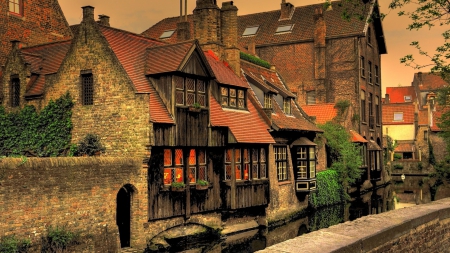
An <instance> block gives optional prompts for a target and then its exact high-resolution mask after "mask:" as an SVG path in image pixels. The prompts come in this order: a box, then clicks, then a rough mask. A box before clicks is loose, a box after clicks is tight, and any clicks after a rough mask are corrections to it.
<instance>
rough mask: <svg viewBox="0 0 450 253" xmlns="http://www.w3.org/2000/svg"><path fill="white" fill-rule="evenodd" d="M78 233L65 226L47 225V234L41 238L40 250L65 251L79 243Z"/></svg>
mask: <svg viewBox="0 0 450 253" xmlns="http://www.w3.org/2000/svg"><path fill="white" fill-rule="evenodd" d="M80 234H81V233H80V232H72V231H69V230H68V229H67V228H66V227H65V226H62V227H58V226H57V227H49V229H48V233H47V236H45V237H43V238H42V252H65V251H66V250H67V248H68V247H70V246H72V245H77V244H80V243H81V240H80Z"/></svg>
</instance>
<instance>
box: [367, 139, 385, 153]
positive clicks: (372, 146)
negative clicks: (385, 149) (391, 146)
mask: <svg viewBox="0 0 450 253" xmlns="http://www.w3.org/2000/svg"><path fill="white" fill-rule="evenodd" d="M367 149H368V150H378V151H381V150H382V149H381V148H380V146H378V144H377V143H376V142H375V141H374V140H370V141H369V142H368V144H367Z"/></svg>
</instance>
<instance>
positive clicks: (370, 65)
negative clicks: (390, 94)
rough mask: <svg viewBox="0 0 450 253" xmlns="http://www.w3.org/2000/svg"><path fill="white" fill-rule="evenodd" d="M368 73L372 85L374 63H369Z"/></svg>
mask: <svg viewBox="0 0 450 253" xmlns="http://www.w3.org/2000/svg"><path fill="white" fill-rule="evenodd" d="M368 65H369V66H368V68H369V69H368V73H369V83H370V84H371V83H372V62H371V61H369V62H368Z"/></svg>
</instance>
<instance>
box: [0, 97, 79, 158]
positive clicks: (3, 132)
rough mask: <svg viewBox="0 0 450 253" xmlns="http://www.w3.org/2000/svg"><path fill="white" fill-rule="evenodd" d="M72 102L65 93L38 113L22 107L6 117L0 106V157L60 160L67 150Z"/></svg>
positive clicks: (31, 108) (70, 127) (6, 114)
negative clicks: (55, 157) (53, 158)
mask: <svg viewBox="0 0 450 253" xmlns="http://www.w3.org/2000/svg"><path fill="white" fill-rule="evenodd" d="M72 107H73V102H72V98H71V97H70V95H69V94H68V93H67V94H66V95H64V96H62V97H61V98H59V99H57V100H56V101H50V102H49V104H48V105H47V106H46V107H45V108H44V109H43V110H42V111H41V112H39V113H38V112H37V111H36V109H35V108H34V106H29V105H27V106H25V107H24V108H23V109H22V110H20V111H19V112H13V113H7V112H6V111H5V108H3V107H1V106H0V156H17V155H33V156H40V157H49V156H61V155H63V154H64V152H65V151H66V150H67V149H68V148H69V145H70V139H71V131H72V121H71V117H72Z"/></svg>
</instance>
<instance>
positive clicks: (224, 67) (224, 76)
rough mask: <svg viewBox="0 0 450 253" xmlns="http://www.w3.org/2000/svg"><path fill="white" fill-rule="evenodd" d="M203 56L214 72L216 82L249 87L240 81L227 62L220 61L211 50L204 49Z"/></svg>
mask: <svg viewBox="0 0 450 253" xmlns="http://www.w3.org/2000/svg"><path fill="white" fill-rule="evenodd" d="M205 56H206V59H207V60H208V63H209V65H210V66H211V69H212V70H213V72H214V75H215V76H216V80H217V82H218V83H221V84H227V85H232V86H237V87H242V88H249V86H248V84H247V83H245V82H244V81H242V80H241V79H240V78H239V77H238V76H237V75H236V74H235V73H234V71H233V70H232V69H231V68H230V67H229V66H228V64H227V63H226V62H223V61H221V60H220V59H219V58H218V57H217V56H216V55H215V54H214V52H213V51H211V50H208V51H206V52H205Z"/></svg>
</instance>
